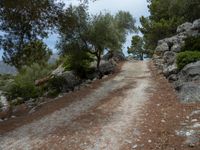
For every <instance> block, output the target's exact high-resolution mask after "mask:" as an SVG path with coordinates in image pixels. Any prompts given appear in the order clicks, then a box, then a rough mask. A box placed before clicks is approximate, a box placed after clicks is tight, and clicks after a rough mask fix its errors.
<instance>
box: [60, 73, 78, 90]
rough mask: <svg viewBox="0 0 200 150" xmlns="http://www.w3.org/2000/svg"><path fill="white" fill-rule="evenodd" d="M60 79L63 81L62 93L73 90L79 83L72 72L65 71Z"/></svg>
mask: <svg viewBox="0 0 200 150" xmlns="http://www.w3.org/2000/svg"><path fill="white" fill-rule="evenodd" d="M60 77H61V78H63V79H64V81H63V92H65V91H70V90H73V89H74V87H76V86H77V85H79V84H80V83H81V80H80V78H79V77H78V76H76V75H75V73H74V72H73V71H65V72H63V73H62V75H60Z"/></svg>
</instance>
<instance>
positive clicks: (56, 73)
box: [51, 64, 65, 76]
mask: <svg viewBox="0 0 200 150" xmlns="http://www.w3.org/2000/svg"><path fill="white" fill-rule="evenodd" d="M64 70H65V68H64V67H63V65H62V64H61V65H60V66H58V68H56V69H55V70H54V71H53V72H52V73H51V74H52V75H54V76H61V75H62V74H63V72H64Z"/></svg>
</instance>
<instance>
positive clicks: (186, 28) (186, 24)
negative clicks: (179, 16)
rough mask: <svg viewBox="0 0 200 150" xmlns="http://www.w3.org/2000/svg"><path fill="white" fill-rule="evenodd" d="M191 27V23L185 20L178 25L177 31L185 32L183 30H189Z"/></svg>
mask: <svg viewBox="0 0 200 150" xmlns="http://www.w3.org/2000/svg"><path fill="white" fill-rule="evenodd" d="M191 29H192V23H190V22H186V23H184V24H182V25H180V26H178V28H177V33H180V32H185V31H190V30H191Z"/></svg>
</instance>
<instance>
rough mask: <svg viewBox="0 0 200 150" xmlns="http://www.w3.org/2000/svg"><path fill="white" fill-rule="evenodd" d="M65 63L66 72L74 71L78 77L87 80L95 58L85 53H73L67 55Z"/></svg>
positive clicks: (64, 59)
mask: <svg viewBox="0 0 200 150" xmlns="http://www.w3.org/2000/svg"><path fill="white" fill-rule="evenodd" d="M63 61H64V67H65V69H66V70H73V71H74V72H75V73H76V74H77V75H78V76H80V77H81V78H85V77H86V74H87V72H88V71H89V70H90V63H91V62H92V61H93V57H92V56H91V55H90V54H89V53H87V52H84V51H81V52H72V53H69V54H67V55H66V56H65V57H64V58H63Z"/></svg>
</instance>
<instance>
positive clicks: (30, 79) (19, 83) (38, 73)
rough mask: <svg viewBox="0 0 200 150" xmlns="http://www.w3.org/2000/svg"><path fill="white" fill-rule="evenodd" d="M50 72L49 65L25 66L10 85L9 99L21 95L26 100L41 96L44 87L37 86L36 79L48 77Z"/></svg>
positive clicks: (8, 90)
mask: <svg viewBox="0 0 200 150" xmlns="http://www.w3.org/2000/svg"><path fill="white" fill-rule="evenodd" d="M48 74H49V69H48V67H41V66H40V65H38V64H33V65H31V66H30V67H25V68H23V69H22V70H21V71H20V73H19V74H18V75H17V76H16V77H15V78H14V81H13V82H11V84H10V85H9V86H8V89H7V94H8V96H9V99H11V100H12V99H15V98H17V97H21V98H23V100H25V101H26V100H28V99H30V98H36V97H39V96H41V95H42V94H43V92H44V91H43V87H37V86H35V81H36V80H37V79H41V78H44V77H46V76H47V75H48Z"/></svg>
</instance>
